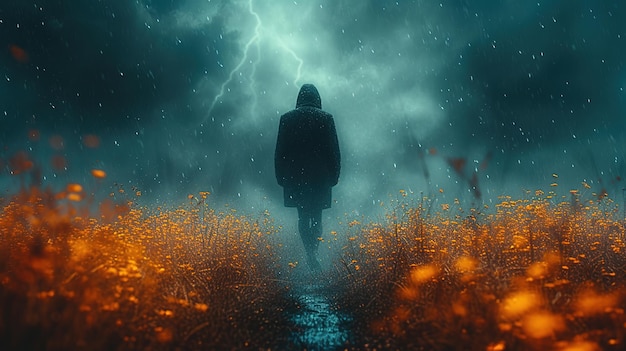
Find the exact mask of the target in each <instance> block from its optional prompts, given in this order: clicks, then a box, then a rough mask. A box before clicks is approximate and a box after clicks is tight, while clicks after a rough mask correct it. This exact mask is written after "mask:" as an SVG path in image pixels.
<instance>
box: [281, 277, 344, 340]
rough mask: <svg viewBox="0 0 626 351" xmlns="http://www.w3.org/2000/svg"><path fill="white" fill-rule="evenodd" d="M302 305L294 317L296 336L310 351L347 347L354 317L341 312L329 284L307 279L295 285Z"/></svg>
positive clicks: (292, 316)
mask: <svg viewBox="0 0 626 351" xmlns="http://www.w3.org/2000/svg"><path fill="white" fill-rule="evenodd" d="M292 296H293V297H294V298H295V299H297V300H298V301H299V305H300V308H299V309H297V310H296V311H294V313H293V314H292V315H291V316H290V319H291V320H292V322H293V323H294V325H295V326H296V328H295V330H294V331H293V334H292V338H293V342H294V344H295V345H301V346H302V349H303V350H304V349H306V350H324V351H326V350H344V349H345V348H346V345H347V344H348V343H349V341H350V330H349V327H350V322H351V317H350V316H348V315H346V314H344V313H342V312H339V311H338V310H337V308H336V307H335V306H334V303H333V301H332V297H331V296H332V294H330V292H329V291H328V287H327V285H325V284H320V283H317V282H304V283H301V284H297V285H295V286H294V287H293V292H292Z"/></svg>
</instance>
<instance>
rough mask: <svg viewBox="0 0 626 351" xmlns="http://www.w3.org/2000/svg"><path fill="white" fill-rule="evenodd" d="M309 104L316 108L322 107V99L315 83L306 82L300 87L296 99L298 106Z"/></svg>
mask: <svg viewBox="0 0 626 351" xmlns="http://www.w3.org/2000/svg"><path fill="white" fill-rule="evenodd" d="M304 106H309V107H315V108H319V109H321V108H322V99H321V98H320V93H318V92H317V88H316V87H315V85H313V84H304V85H303V86H302V88H300V92H299V93H298V101H296V108H300V107H304Z"/></svg>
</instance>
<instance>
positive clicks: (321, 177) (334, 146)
mask: <svg viewBox="0 0 626 351" xmlns="http://www.w3.org/2000/svg"><path fill="white" fill-rule="evenodd" d="M340 164H341V159H340V154H339V143H338V141H337V132H336V130H335V121H334V120H333V116H332V115H331V114H329V113H327V112H325V111H322V100H321V98H320V95H319V93H318V92H317V89H316V88H315V86H314V85H313V84H304V85H303V86H302V88H301V89H300V93H298V99H297V101H296V109H295V110H291V111H289V112H287V113H285V114H284V115H282V116H281V118H280V126H279V129H278V138H277V141H276V153H275V155H274V166H275V170H276V180H277V181H278V184H279V185H280V186H282V187H283V188H284V197H285V206H286V207H297V208H298V231H299V232H300V237H301V238H302V243H303V244H304V248H305V250H306V254H307V261H308V263H309V266H310V267H311V269H313V270H319V269H320V264H319V262H318V261H317V247H318V244H319V240H320V239H321V237H322V210H323V209H325V208H330V203H331V197H332V187H333V186H335V185H336V184H337V182H338V181H339V170H340Z"/></svg>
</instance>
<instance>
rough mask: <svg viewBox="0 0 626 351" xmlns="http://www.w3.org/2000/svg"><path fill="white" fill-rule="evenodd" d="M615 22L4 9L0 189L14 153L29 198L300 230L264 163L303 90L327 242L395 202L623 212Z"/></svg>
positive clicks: (386, 5) (625, 32)
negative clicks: (526, 203) (79, 191)
mask: <svg viewBox="0 0 626 351" xmlns="http://www.w3.org/2000/svg"><path fill="white" fill-rule="evenodd" d="M625 19H626V10H625V6H624V5H623V4H622V3H621V2H618V1H609V0H605V1H585V0H572V1H534V2H527V1H499V2H497V4H495V5H494V2H492V1H461V0H453V1H440V2H430V1H419V0H418V1H398V2H392V1H334V0H328V1H271V2H270V1H252V0H250V1H216V0H208V1H207V0H202V1H200V0H181V1H173V0H154V1H150V0H138V1H126V0H104V1H99V2H94V1H71V2H55V3H54V4H52V3H48V2H36V1H26V0H8V1H3V3H2V5H0V50H2V53H1V54H0V60H1V65H0V78H2V79H0V144H1V145H2V151H0V158H1V159H2V160H3V162H2V173H0V176H1V179H2V181H0V184H2V187H3V193H6V192H8V191H11V190H14V189H15V187H16V186H17V184H19V183H18V180H17V179H16V177H11V176H9V173H10V167H9V163H10V162H9V160H10V159H11V157H12V156H13V155H14V154H15V152H17V151H19V150H26V151H28V152H29V153H30V154H31V157H32V158H33V159H34V160H36V161H38V162H40V163H41V168H42V175H41V177H42V178H44V179H45V180H44V181H43V182H44V183H50V184H64V183H66V182H79V183H83V184H85V185H87V186H91V187H96V186H98V187H101V188H104V189H105V192H106V191H108V189H109V187H110V188H115V187H119V186H122V187H126V188H133V189H139V190H140V191H141V192H142V198H141V201H144V202H145V203H148V204H152V203H155V204H176V203H178V202H180V201H184V199H186V197H187V195H188V194H197V193H198V192H199V191H210V192H211V194H212V195H211V201H213V202H214V203H215V205H216V206H222V205H223V204H226V203H228V204H230V205H232V206H233V207H235V208H239V209H241V210H244V211H248V212H252V213H258V212H262V211H263V210H265V209H268V210H270V212H272V213H274V214H276V216H277V217H278V218H282V219H285V221H291V220H293V221H295V216H296V215H295V211H293V213H292V211H291V210H290V209H284V208H283V207H282V190H281V188H280V187H279V186H278V185H277V184H276V181H275V178H274V168H273V156H274V145H275V142H276V133H277V129H278V121H279V118H280V116H281V114H283V113H285V112H287V111H288V110H290V109H292V108H294V107H295V101H296V95H297V92H298V90H299V88H300V86H301V85H302V84H304V83H313V84H315V85H316V86H317V88H318V90H319V92H320V95H321V97H322V106H323V108H324V110H326V111H328V112H329V113H332V114H333V115H334V117H335V123H336V126H337V132H338V136H339V142H340V148H341V152H342V173H341V177H340V181H339V184H338V186H337V187H335V188H334V193H333V200H334V204H333V207H332V208H331V209H330V210H326V211H325V212H324V213H325V215H326V216H327V217H329V218H330V219H331V220H330V221H328V220H327V223H329V227H327V228H333V226H336V225H337V224H336V223H338V222H339V221H341V220H342V218H345V217H346V215H347V216H348V217H350V216H370V217H375V216H378V215H380V213H382V212H383V211H384V209H385V207H386V206H387V205H388V204H389V202H390V201H391V200H393V199H396V198H398V196H399V192H400V190H404V191H407V192H408V193H409V194H412V196H414V197H415V198H416V199H419V198H420V196H421V195H420V194H423V195H428V196H430V197H431V198H434V199H436V201H437V202H440V203H452V202H453V201H454V199H455V198H458V199H459V200H460V201H461V202H464V203H468V204H470V203H471V204H473V205H482V204H485V205H491V204H493V203H494V202H496V201H497V199H498V196H500V195H503V194H506V195H511V196H524V194H525V193H524V191H525V190H531V191H534V190H535V189H544V190H556V191H562V192H563V193H565V194H567V192H568V191H569V190H570V189H581V191H582V192H583V195H586V196H592V192H596V193H599V192H600V191H601V190H602V189H605V190H606V191H607V192H608V193H609V195H610V196H612V197H614V198H615V199H617V200H621V199H622V198H621V196H622V188H623V187H624V185H623V184H622V183H623V181H622V180H621V178H622V177H623V173H624V170H625V166H624V157H625V147H624V141H625V133H624V123H625V122H624V112H625V110H626V92H625V91H624V89H625V88H626V68H625V62H626V61H625V59H626V43H625V41H626V27H624V26H623V23H624V20H625ZM34 130H36V131H38V133H39V134H38V137H33V135H32V133H33V131H34ZM29 135H30V136H31V137H30V138H29ZM92 135H95V136H97V137H98V138H99V141H100V142H99V145H98V147H96V148H91V147H87V146H86V145H85V144H86V143H85V140H86V138H89V136H92ZM59 136H60V137H61V138H62V143H61V145H59V143H58V140H60V139H58V137H59ZM53 137H56V138H57V139H53V140H56V141H57V143H56V144H55V143H54V142H53V143H52V144H54V145H50V142H49V140H50V138H53ZM55 155H60V156H62V157H63V158H64V159H65V160H66V165H63V166H62V167H52V166H51V165H50V159H51V157H54V156H55ZM455 166H456V167H455ZM93 168H98V169H102V170H104V171H106V173H107V177H106V179H105V180H103V181H101V182H100V183H103V184H96V183H98V182H96V181H95V180H94V179H93V177H92V176H91V174H90V170H91V169H93ZM474 173H475V174H476V175H475V176H474ZM472 177H474V178H472ZM555 182H556V183H558V187H551V186H550V184H552V183H555ZM583 182H585V183H586V184H588V185H589V186H590V188H589V189H588V188H587V187H584V186H583V185H582V183H583ZM116 184H117V185H116ZM476 189H479V191H480V196H478V192H477V191H476ZM287 216H291V217H287ZM292 218H293V219H292ZM335 219H336V220H335Z"/></svg>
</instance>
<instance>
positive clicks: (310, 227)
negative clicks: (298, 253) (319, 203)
mask: <svg viewBox="0 0 626 351" xmlns="http://www.w3.org/2000/svg"><path fill="white" fill-rule="evenodd" d="M321 224H322V223H321V210H320V211H319V214H318V213H317V211H315V210H311V209H308V208H302V207H298V231H299V232H300V238H301V239H302V244H304V249H305V251H306V255H307V261H308V264H309V266H310V267H311V269H313V270H319V269H320V268H321V267H320V264H319V262H318V261H317V246H318V244H319V240H318V237H320V236H321V231H322V229H321Z"/></svg>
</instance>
